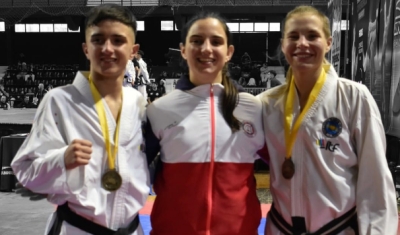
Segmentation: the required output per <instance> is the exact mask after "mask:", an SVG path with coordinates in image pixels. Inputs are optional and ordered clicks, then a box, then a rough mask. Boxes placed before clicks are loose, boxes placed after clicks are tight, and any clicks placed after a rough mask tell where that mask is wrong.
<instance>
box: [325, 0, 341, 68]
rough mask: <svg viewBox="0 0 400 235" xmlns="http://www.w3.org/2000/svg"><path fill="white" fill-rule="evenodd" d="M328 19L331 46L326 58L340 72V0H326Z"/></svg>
mask: <svg viewBox="0 0 400 235" xmlns="http://www.w3.org/2000/svg"><path fill="white" fill-rule="evenodd" d="M328 12H329V16H328V17H329V21H330V22H331V33H332V46H331V50H330V52H329V54H328V59H329V61H330V62H331V64H332V65H333V67H334V68H335V70H336V72H337V73H338V74H339V75H341V72H340V43H341V42H340V39H341V21H342V1H341V0H329V1H328Z"/></svg>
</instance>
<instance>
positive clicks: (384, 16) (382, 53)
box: [375, 0, 394, 131]
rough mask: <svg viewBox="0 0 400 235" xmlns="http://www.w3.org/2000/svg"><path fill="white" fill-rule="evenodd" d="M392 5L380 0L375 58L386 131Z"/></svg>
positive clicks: (390, 67)
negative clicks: (376, 54)
mask: <svg viewBox="0 0 400 235" xmlns="http://www.w3.org/2000/svg"><path fill="white" fill-rule="evenodd" d="M393 6H394V0H381V2H380V8H379V30H378V35H379V39H378V56H377V57H378V58H377V60H376V67H375V68H376V72H377V75H376V79H377V81H379V83H380V84H379V88H380V94H381V97H380V98H381V100H380V103H381V105H379V103H378V106H380V109H381V116H382V122H383V126H384V128H385V131H388V129H389V125H390V119H391V117H392V114H391V113H390V110H389V109H390V86H391V83H392V49H393V47H392V45H393V21H394V20H393V19H394V17H393V13H394V11H393Z"/></svg>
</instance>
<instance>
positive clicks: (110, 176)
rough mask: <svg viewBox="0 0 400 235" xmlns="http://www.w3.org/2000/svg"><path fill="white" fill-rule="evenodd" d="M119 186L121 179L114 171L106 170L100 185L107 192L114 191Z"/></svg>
mask: <svg viewBox="0 0 400 235" xmlns="http://www.w3.org/2000/svg"><path fill="white" fill-rule="evenodd" d="M121 184H122V178H121V176H120V175H119V173H118V172H117V171H116V170H115V169H113V170H108V171H107V172H106V173H104V174H103V177H101V185H102V186H103V188H104V189H105V190H107V191H115V190H117V189H119V188H120V187H121Z"/></svg>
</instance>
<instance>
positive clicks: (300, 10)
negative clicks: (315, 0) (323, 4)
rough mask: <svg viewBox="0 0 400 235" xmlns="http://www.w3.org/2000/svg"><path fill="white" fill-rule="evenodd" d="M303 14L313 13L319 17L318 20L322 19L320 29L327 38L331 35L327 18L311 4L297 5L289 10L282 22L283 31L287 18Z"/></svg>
mask: <svg viewBox="0 0 400 235" xmlns="http://www.w3.org/2000/svg"><path fill="white" fill-rule="evenodd" d="M305 14H311V15H315V16H317V17H318V18H320V20H321V21H322V31H323V32H324V35H325V37H326V38H329V37H330V36H331V27H330V21H329V18H328V17H327V16H326V15H325V14H324V13H322V12H321V11H320V10H318V9H317V8H315V7H312V6H298V7H296V8H294V9H293V10H291V11H289V13H287V15H286V18H285V21H284V23H283V33H285V28H286V22H287V21H288V20H289V19H291V18H293V17H294V16H296V15H305Z"/></svg>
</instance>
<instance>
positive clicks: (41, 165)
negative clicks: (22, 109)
mask: <svg viewBox="0 0 400 235" xmlns="http://www.w3.org/2000/svg"><path fill="white" fill-rule="evenodd" d="M55 114H58V115H55ZM60 116H61V117H60ZM65 129H66V127H64V126H63V122H62V112H61V110H60V108H59V107H58V106H57V102H55V101H54V99H53V98H52V97H51V95H47V96H45V97H44V99H43V101H42V102H41V104H40V105H39V108H38V110H37V112H36V116H35V121H34V123H33V126H32V130H31V132H30V134H29V135H28V137H27V138H26V140H25V141H24V143H23V144H22V146H21V147H20V149H19V151H18V152H17V154H16V156H15V158H14V159H13V161H12V163H11V167H12V168H13V171H14V173H15V176H16V177H17V179H18V181H19V182H20V183H21V184H22V185H23V186H24V187H26V188H28V189H30V190H32V191H33V192H36V193H42V194H72V193H76V192H77V191H78V190H80V188H81V187H82V184H83V180H82V178H83V177H84V172H83V168H82V167H76V166H73V167H72V168H74V169H72V168H71V167H69V168H71V169H70V170H67V168H68V167H66V160H65V158H64V155H65V153H66V150H67V149H68V147H69V146H68V143H67V140H66V137H65V135H64V134H63V133H64V130H65ZM71 163H72V164H74V163H75V162H72V161H70V162H69V164H67V165H69V166H71Z"/></svg>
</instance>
